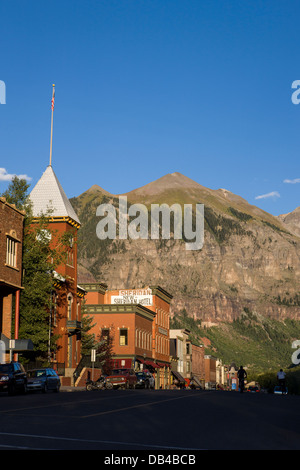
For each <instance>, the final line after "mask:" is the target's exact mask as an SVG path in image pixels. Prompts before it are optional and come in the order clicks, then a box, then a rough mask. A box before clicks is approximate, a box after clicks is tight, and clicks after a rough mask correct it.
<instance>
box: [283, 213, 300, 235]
mask: <svg viewBox="0 0 300 470" xmlns="http://www.w3.org/2000/svg"><path fill="white" fill-rule="evenodd" d="M278 219H279V220H281V221H282V223H283V225H285V226H286V228H287V229H288V230H289V231H290V232H292V233H294V234H295V235H298V237H300V207H297V208H296V209H295V210H294V211H293V212H289V213H288V214H283V215H279V216H278Z"/></svg>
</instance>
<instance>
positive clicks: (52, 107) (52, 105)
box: [49, 84, 55, 166]
mask: <svg viewBox="0 0 300 470" xmlns="http://www.w3.org/2000/svg"><path fill="white" fill-rule="evenodd" d="M52 86H53V92H52V101H51V110H52V112H51V137H50V163H49V165H50V166H52V138H53V111H54V96H55V85H54V84H53V85H52Z"/></svg>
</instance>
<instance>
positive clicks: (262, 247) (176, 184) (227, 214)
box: [71, 173, 300, 323]
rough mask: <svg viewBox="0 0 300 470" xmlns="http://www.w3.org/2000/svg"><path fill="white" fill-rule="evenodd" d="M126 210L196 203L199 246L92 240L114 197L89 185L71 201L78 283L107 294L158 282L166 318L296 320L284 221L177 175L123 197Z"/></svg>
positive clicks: (295, 266) (290, 246)
mask: <svg viewBox="0 0 300 470" xmlns="http://www.w3.org/2000/svg"><path fill="white" fill-rule="evenodd" d="M126 196H127V198H128V205H130V203H142V204H144V205H147V207H148V208H149V209H150V204H154V203H157V204H162V203H167V204H169V206H170V205H172V204H174V203H177V204H181V205H183V204H188V203H189V204H193V205H195V204H196V203H203V204H204V214H205V232H204V233H205V235H204V245H203V248H202V249H201V250H198V251H187V250H186V249H185V243H184V241H182V240H174V239H173V238H171V239H170V240H163V239H159V240H150V239H148V240H140V239H139V240H132V239H127V240H118V239H116V240H99V239H98V238H97V236H96V226H97V223H98V222H99V220H100V218H99V217H97V216H96V208H97V206H98V205H99V204H101V203H107V202H109V203H112V204H114V205H115V207H116V210H117V213H118V203H119V201H118V196H115V195H111V194H109V193H107V192H106V191H104V190H102V189H101V188H100V187H98V186H93V187H92V188H91V189H90V190H88V191H86V192H85V193H83V194H82V195H80V196H78V197H77V198H73V199H72V200H71V202H72V205H73V207H74V208H75V210H76V211H77V214H78V215H79V218H80V220H81V223H82V228H81V230H80V232H79V265H80V270H79V271H80V277H79V279H80V281H81V282H88V281H92V280H97V281H101V282H105V283H106V284H108V286H109V288H110V289H119V288H134V287H135V288H138V287H144V286H147V285H151V284H152V285H153V284H159V285H161V286H162V287H163V288H164V289H166V290H167V291H169V292H170V293H171V294H172V295H173V297H174V298H173V301H172V304H171V305H172V313H176V312H179V311H181V310H183V309H185V310H186V311H187V312H188V314H189V315H191V316H193V317H194V318H198V319H201V320H203V321H204V322H208V323H218V322H220V321H231V320H233V319H235V318H237V317H239V315H240V314H241V313H242V312H243V310H244V309H245V308H246V309H249V310H252V311H256V312H257V313H261V314H263V315H267V316H270V317H274V318H277V319H280V318H281V319H283V318H286V317H289V318H297V319H300V254H299V253H300V250H299V248H300V238H299V235H298V234H297V233H296V232H295V230H293V231H292V230H291V229H290V226H289V225H288V223H287V222H286V220H284V219H282V218H280V217H279V218H276V217H274V216H272V215H270V214H268V213H266V212H264V211H262V210H261V209H259V208H257V207H255V206H251V205H250V204H248V203H247V201H245V200H244V199H242V198H241V197H239V196H237V195H234V194H233V193H231V192H229V191H227V190H224V189H219V190H211V189H208V188H205V187H203V186H201V185H199V184H198V183H196V182H194V181H192V180H190V179H189V178H186V177H185V176H183V175H181V174H179V173H173V174H171V175H166V176H164V177H162V178H160V179H159V180H157V181H154V182H153V183H150V184H149V185H146V186H144V187H142V188H139V189H137V190H134V191H131V192H130V193H128V194H126Z"/></svg>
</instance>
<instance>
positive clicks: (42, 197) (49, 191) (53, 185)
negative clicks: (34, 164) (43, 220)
mask: <svg viewBox="0 0 300 470" xmlns="http://www.w3.org/2000/svg"><path fill="white" fill-rule="evenodd" d="M29 197H30V201H31V203H32V212H33V216H34V217H39V216H40V215H41V213H44V214H45V213H46V212H47V210H48V209H51V211H52V212H51V217H69V218H71V219H73V220H74V221H75V222H77V223H78V224H80V220H79V218H78V216H77V214H76V212H75V211H74V209H73V207H72V205H71V203H70V201H69V199H68V198H67V196H66V194H65V192H64V190H63V188H62V186H61V184H60V182H59V181H58V179H57V176H56V174H55V173H54V171H53V168H52V166H51V165H49V166H47V168H46V170H45V171H44V173H43V175H42V176H41V178H40V179H39V181H38V182H37V184H36V185H35V187H34V188H33V190H32V191H31V193H30V196H29Z"/></svg>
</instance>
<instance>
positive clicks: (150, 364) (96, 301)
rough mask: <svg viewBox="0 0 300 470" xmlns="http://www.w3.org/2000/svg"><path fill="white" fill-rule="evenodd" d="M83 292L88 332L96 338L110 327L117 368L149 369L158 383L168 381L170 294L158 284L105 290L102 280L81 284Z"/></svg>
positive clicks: (165, 384)
mask: <svg viewBox="0 0 300 470" xmlns="http://www.w3.org/2000/svg"><path fill="white" fill-rule="evenodd" d="M81 285H82V287H83V288H84V289H85V291H86V306H85V310H86V314H88V315H90V316H92V317H93V323H94V324H95V326H94V327H93V329H92V330H91V331H90V333H93V334H94V335H95V338H96V339H99V338H100V337H101V335H103V332H104V333H105V334H106V332H107V330H109V328H110V327H112V326H113V329H114V361H115V366H117V367H133V368H135V369H138V368H142V367H145V368H148V369H149V370H151V371H152V372H155V375H156V379H157V385H158V386H162V387H165V386H167V384H168V383H169V381H170V374H169V367H170V342H169V328H170V303H171V300H172V296H171V295H170V294H169V293H168V292H166V291H165V290H164V289H162V288H161V287H159V286H150V287H146V288H143V289H120V290H108V289H107V286H106V285H105V284H102V283H89V284H81Z"/></svg>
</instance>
